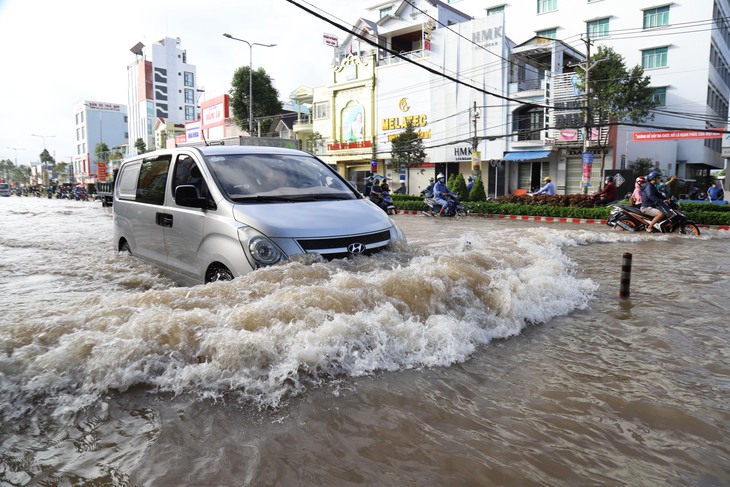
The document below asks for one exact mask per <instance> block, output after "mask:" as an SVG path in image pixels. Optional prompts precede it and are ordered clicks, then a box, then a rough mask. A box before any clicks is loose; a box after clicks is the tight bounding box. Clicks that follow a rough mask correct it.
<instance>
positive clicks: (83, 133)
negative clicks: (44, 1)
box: [71, 100, 129, 182]
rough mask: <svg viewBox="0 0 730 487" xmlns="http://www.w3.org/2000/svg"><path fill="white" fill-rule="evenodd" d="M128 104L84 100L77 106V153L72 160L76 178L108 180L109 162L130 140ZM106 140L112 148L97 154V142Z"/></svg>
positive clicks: (81, 179) (91, 180) (75, 120)
mask: <svg viewBox="0 0 730 487" xmlns="http://www.w3.org/2000/svg"><path fill="white" fill-rule="evenodd" d="M127 123H128V118H127V106H126V105H122V104H121V103H107V102H99V101H92V100H85V101H83V102H81V103H79V104H77V105H76V106H75V107H74V125H75V132H76V133H75V137H76V138H75V140H76V154H75V155H74V156H73V159H72V161H71V163H72V166H73V168H72V169H73V179H74V180H75V181H76V182H95V181H96V180H99V181H106V178H107V169H108V168H107V162H108V161H109V160H110V159H111V156H112V155H113V154H114V153H115V152H116V151H119V152H120V153H121V154H122V155H124V150H123V148H124V147H126V143H127V140H128V138H129V137H128V133H127V127H128V125H127ZM100 143H104V144H106V146H107V148H108V149H109V151H108V152H107V153H103V154H100V155H99V154H97V152H96V148H97V146H98V144H100Z"/></svg>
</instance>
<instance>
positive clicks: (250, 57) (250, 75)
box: [223, 34, 276, 137]
mask: <svg viewBox="0 0 730 487" xmlns="http://www.w3.org/2000/svg"><path fill="white" fill-rule="evenodd" d="M223 37H227V38H229V39H233V40H234V41H239V42H243V43H245V44H248V60H249V67H248V130H249V132H250V134H251V137H253V46H261V47H274V46H276V44H259V43H258V42H254V43H251V42H248V41H244V40H243V39H239V38H238V37H233V36H232V35H231V34H223Z"/></svg>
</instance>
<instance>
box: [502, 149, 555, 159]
mask: <svg viewBox="0 0 730 487" xmlns="http://www.w3.org/2000/svg"><path fill="white" fill-rule="evenodd" d="M549 155H550V151H549V150H542V151H522V152H508V153H506V154H505V155H504V157H503V158H502V160H503V161H533V160H535V159H545V158H546V157H548V156H549Z"/></svg>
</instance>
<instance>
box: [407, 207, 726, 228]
mask: <svg viewBox="0 0 730 487" xmlns="http://www.w3.org/2000/svg"><path fill="white" fill-rule="evenodd" d="M398 214H399V215H420V214H421V212H420V211H419V210H398ZM467 216H470V217H475V218H497V219H500V220H517V221H534V222H550V223H598V224H600V225H605V224H606V220H600V219H595V218H566V217H557V216H530V215H497V214H493V213H469V214H468V215H467ZM697 226H698V227H700V228H707V229H711V230H725V231H730V226H729V225H697Z"/></svg>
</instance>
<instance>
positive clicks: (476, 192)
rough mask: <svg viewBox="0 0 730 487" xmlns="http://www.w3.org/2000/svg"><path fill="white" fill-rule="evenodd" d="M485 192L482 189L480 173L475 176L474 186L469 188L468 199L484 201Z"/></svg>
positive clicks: (485, 197)
mask: <svg viewBox="0 0 730 487" xmlns="http://www.w3.org/2000/svg"><path fill="white" fill-rule="evenodd" d="M486 199H487V192H486V191H484V183H483V182H482V175H481V174H480V175H479V176H477V180H476V181H474V186H472V188H471V192H470V193H469V201H486Z"/></svg>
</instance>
